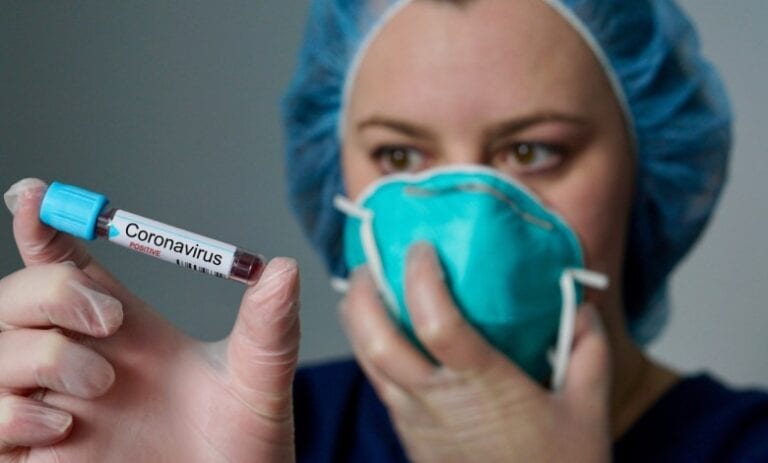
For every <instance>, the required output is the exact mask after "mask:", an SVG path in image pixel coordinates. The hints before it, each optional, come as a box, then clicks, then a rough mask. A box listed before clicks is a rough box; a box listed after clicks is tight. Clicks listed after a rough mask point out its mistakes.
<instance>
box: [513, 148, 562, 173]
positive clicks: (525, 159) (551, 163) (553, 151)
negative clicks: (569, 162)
mask: <svg viewBox="0 0 768 463" xmlns="http://www.w3.org/2000/svg"><path fill="white" fill-rule="evenodd" d="M499 154H500V156H501V161H502V163H503V164H504V166H505V167H507V168H509V169H511V170H512V173H515V174H533V173H540V172H544V171H546V170H549V169H552V168H554V167H556V166H557V165H559V164H560V163H561V162H562V160H563V157H564V154H565V149H564V148H562V147H560V146H558V145H554V144H548V143H537V142H521V143H513V144H511V145H508V146H507V147H505V148H503V149H501V150H500V152H499Z"/></svg>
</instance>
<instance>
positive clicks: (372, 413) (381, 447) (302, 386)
mask: <svg viewBox="0 0 768 463" xmlns="http://www.w3.org/2000/svg"><path fill="white" fill-rule="evenodd" d="M293 403H294V418H295V423H296V457H297V461H299V462H301V461H311V462H313V463H314V462H317V463H321V462H342V461H365V462H372V463H375V462H398V461H406V460H405V457H404V455H403V451H402V448H401V446H400V443H399V441H398V439H397V435H396V433H395V431H394V429H393V427H392V424H391V422H390V420H389V415H388V414H387V410H386V408H385V407H384V405H383V404H382V403H381V402H380V401H379V399H378V397H377V396H376V393H375V392H374V390H373V388H372V387H371V385H370V383H369V382H368V380H367V379H366V377H365V374H364V373H363V371H362V370H361V369H360V367H359V366H358V364H357V362H356V361H355V360H354V359H344V360H338V361H333V362H326V363H322V364H314V365H309V366H302V367H301V368H299V370H298V371H297V372H296V377H295V379H294V383H293Z"/></svg>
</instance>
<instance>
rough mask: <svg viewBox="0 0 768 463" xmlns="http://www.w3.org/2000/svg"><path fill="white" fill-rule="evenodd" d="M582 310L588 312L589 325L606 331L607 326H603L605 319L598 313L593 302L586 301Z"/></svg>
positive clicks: (597, 329) (594, 328)
mask: <svg viewBox="0 0 768 463" xmlns="http://www.w3.org/2000/svg"><path fill="white" fill-rule="evenodd" d="M582 310H584V311H585V312H586V314H587V320H588V321H589V326H590V327H591V328H592V329H593V330H596V331H604V330H605V327H603V320H602V319H601V318H600V314H598V313H597V307H595V305H594V304H593V303H592V302H585V303H584V305H583V306H582Z"/></svg>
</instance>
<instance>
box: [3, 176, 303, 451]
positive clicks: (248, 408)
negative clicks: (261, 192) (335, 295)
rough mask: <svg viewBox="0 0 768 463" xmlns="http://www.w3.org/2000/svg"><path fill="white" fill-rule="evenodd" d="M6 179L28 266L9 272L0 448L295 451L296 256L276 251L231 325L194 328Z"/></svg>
mask: <svg viewBox="0 0 768 463" xmlns="http://www.w3.org/2000/svg"><path fill="white" fill-rule="evenodd" d="M45 189H46V186H45V184H44V183H43V182H41V181H37V180H32V179H27V180H23V181H21V182H19V183H17V184H16V185H14V186H13V187H12V188H11V190H9V191H8V193H6V204H8V206H9V208H10V209H11V212H12V213H14V222H13V228H14V235H15V238H16V243H17V246H18V248H19V252H20V253H21V257H22V260H23V261H24V263H25V265H26V268H24V269H22V270H19V271H17V272H15V273H12V274H10V275H8V276H6V277H5V278H3V279H2V280H0V462H2V463H10V462H19V461H25V462H29V463H38V462H52V461H55V462H59V463H69V462H72V463H75V462H76V463H81V462H122V461H126V462H137V461H140V462H159V461H171V462H176V461H183V462H196V461H199V462H215V461H226V462H246V461H248V462H251V461H259V462H272V461H274V462H277V461H280V462H282V461H292V460H293V459H294V440H293V417H292V394H291V384H292V381H293V374H294V371H295V368H296V363H297V358H298V345H299V318H298V292H299V281H298V270H297V266H296V263H295V261H293V260H292V259H285V258H277V259H274V260H272V261H271V262H270V263H269V265H268V266H267V268H266V269H265V271H264V274H263V275H262V277H261V280H260V281H259V282H258V283H257V284H256V285H254V286H252V287H249V288H247V289H246V291H245V295H244V296H243V300H242V304H241V306H240V312H239V315H238V319H237V322H236V324H235V327H234V329H233V331H232V333H231V335H230V336H229V337H228V338H227V339H225V340H223V341H220V342H218V343H213V344H204V343H201V342H198V341H195V340H193V339H191V338H189V337H187V336H185V335H183V334H182V333H181V332H179V331H178V330H176V329H175V328H174V327H172V326H171V325H170V324H169V323H167V322H166V321H164V320H163V319H162V318H160V317H159V316H158V315H157V314H156V313H155V312H154V311H153V310H151V309H150V308H149V307H148V306H147V305H146V304H145V303H143V302H142V301H140V300H139V299H138V298H137V297H136V296H134V295H133V294H131V293H130V292H129V291H128V290H127V289H126V288H125V287H123V286H122V285H121V284H120V283H119V282H118V281H116V280H115V278H114V277H112V276H111V275H110V274H109V273H108V272H107V271H106V270H105V269H104V268H103V267H101V266H100V265H98V264H97V263H96V262H95V261H94V260H93V259H92V258H91V257H90V256H89V255H88V253H87V251H86V250H85V247H84V246H83V245H82V243H80V242H78V241H77V240H75V239H74V238H72V237H70V236H68V235H65V234H62V233H58V232H56V231H55V230H53V229H52V228H50V227H47V226H45V225H43V224H41V223H40V221H39V220H38V215H39V210H40V201H41V198H42V195H43V194H44V191H45Z"/></svg>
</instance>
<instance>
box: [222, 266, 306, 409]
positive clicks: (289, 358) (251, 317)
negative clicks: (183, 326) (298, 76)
mask: <svg viewBox="0 0 768 463" xmlns="http://www.w3.org/2000/svg"><path fill="white" fill-rule="evenodd" d="M298 355H299V271H298V266H297V264H296V261H295V260H293V259H289V258H283V257H278V258H275V259H272V260H271V261H270V262H269V264H267V267H266V268H265V269H264V273H263V274H262V276H261V279H260V280H259V281H258V283H256V285H254V286H251V287H249V288H248V289H247V290H246V292H245V295H244V296H243V301H242V303H241V305H240V313H239V314H238V317H237V321H236V322H235V327H234V328H233V330H232V335H231V336H230V339H229V347H228V352H227V356H228V362H229V370H230V374H231V376H232V381H233V386H234V387H235V388H236V391H237V393H238V395H239V396H240V397H241V398H242V399H243V400H245V401H246V402H247V403H248V405H250V406H251V407H253V408H254V409H256V410H257V411H258V412H259V413H261V414H263V416H267V417H271V418H274V419H289V418H290V415H291V412H292V409H291V400H292V398H291V385H292V383H293V374H294V371H295V369H296V363H297V361H298Z"/></svg>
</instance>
